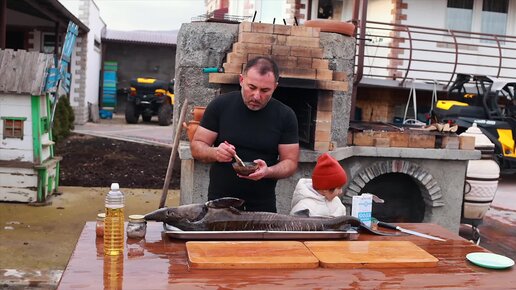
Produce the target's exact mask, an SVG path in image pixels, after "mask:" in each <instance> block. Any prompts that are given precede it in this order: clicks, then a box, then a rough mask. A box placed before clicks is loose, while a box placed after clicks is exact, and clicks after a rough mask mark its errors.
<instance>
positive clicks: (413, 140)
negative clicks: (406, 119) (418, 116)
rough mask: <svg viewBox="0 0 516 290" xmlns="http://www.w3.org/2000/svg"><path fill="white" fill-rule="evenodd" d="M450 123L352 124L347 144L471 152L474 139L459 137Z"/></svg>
mask: <svg viewBox="0 0 516 290" xmlns="http://www.w3.org/2000/svg"><path fill="white" fill-rule="evenodd" d="M457 130H458V127H457V126H456V125H454V126H450V125H449V124H439V123H435V124H431V125H427V126H424V127H420V126H417V127H416V126H396V125H393V124H388V123H380V122H351V123H350V129H349V132H348V145H354V146H374V147H404V148H427V149H460V150H474V149H475V138H474V137H470V136H459V135H457V134H456V132H457Z"/></svg>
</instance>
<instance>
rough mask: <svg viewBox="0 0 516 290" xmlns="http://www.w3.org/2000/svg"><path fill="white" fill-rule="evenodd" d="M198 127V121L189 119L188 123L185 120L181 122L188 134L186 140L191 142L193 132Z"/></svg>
mask: <svg viewBox="0 0 516 290" xmlns="http://www.w3.org/2000/svg"><path fill="white" fill-rule="evenodd" d="M198 127H199V121H195V120H192V121H189V122H188V125H187V124H186V122H183V128H185V129H186V134H187V135H188V140H189V141H190V142H192V139H193V136H194V134H195V131H197V128H198Z"/></svg>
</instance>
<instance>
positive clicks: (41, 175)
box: [38, 168, 48, 202]
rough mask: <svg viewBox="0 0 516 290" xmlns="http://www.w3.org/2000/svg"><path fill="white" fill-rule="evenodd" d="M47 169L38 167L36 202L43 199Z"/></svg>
mask: <svg viewBox="0 0 516 290" xmlns="http://www.w3.org/2000/svg"><path fill="white" fill-rule="evenodd" d="M47 176H48V174H47V169H46V168H41V169H38V202H44V201H45V187H46V183H47Z"/></svg>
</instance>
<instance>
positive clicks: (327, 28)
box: [303, 19, 355, 36]
mask: <svg viewBox="0 0 516 290" xmlns="http://www.w3.org/2000/svg"><path fill="white" fill-rule="evenodd" d="M303 25H304V26H307V27H319V28H320V29H321V32H334V33H339V34H342V35H346V36H353V33H354V32H355V25H354V24H353V23H348V22H342V21H339V20H330V19H313V20H307V21H305V23H304V24H303Z"/></svg>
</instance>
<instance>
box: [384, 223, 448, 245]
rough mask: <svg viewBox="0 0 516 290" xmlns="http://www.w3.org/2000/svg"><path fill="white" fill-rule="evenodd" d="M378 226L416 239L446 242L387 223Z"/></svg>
mask: <svg viewBox="0 0 516 290" xmlns="http://www.w3.org/2000/svg"><path fill="white" fill-rule="evenodd" d="M378 226H380V227H384V228H388V229H393V230H398V231H400V232H403V233H407V234H410V235H414V236H418V237H422V238H427V239H431V240H436V241H441V242H446V240H443V239H441V238H438V237H434V236H431V235H427V234H423V233H420V232H416V231H412V230H407V229H405V228H402V227H400V226H397V225H393V224H389V223H386V222H381V221H378Z"/></svg>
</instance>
